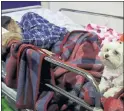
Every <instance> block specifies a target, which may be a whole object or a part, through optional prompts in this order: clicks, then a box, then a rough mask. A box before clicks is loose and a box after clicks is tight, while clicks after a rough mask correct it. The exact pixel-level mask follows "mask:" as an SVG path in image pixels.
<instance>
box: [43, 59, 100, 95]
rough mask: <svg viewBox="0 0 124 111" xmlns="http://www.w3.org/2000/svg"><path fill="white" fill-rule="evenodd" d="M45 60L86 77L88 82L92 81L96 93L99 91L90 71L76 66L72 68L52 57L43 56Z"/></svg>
mask: <svg viewBox="0 0 124 111" xmlns="http://www.w3.org/2000/svg"><path fill="white" fill-rule="evenodd" d="M45 60H46V61H49V62H51V63H53V64H56V65H58V66H60V67H62V68H65V69H67V70H69V71H71V72H74V73H77V74H78V75H81V76H84V77H86V78H87V79H88V80H89V81H90V82H92V83H93V85H94V86H95V88H96V91H97V92H98V93H100V91H99V87H98V83H97V82H96V80H95V79H94V77H93V76H92V75H91V74H90V73H88V72H87V71H85V70H83V69H81V68H78V67H77V68H74V67H72V66H71V65H68V64H66V63H64V62H62V61H58V60H55V59H53V58H52V57H45Z"/></svg>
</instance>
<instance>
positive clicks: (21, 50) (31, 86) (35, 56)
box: [5, 43, 54, 111]
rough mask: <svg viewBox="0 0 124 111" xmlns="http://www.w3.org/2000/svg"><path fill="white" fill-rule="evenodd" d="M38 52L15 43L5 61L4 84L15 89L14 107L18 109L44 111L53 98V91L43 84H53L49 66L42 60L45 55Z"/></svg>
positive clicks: (36, 49)
mask: <svg viewBox="0 0 124 111" xmlns="http://www.w3.org/2000/svg"><path fill="white" fill-rule="evenodd" d="M38 50H39V49H38V48H36V47H34V46H32V45H27V44H22V43H15V44H13V45H11V50H10V54H9V57H8V58H7V60H6V73H7V75H6V78H5V83H6V85H7V86H9V87H11V88H16V89H17V97H16V106H17V108H19V109H25V108H28V109H32V110H37V111H41V110H42V111H46V110H47V104H48V103H49V101H50V100H51V98H52V96H53V91H51V89H49V88H47V87H46V86H45V83H51V84H53V83H54V81H53V78H52V76H51V70H50V64H49V63H48V62H46V61H45V60H43V59H44V57H45V56H46V54H44V53H40V52H39V51H38ZM44 91H45V92H46V96H45V94H43V93H44ZM41 95H42V99H41Z"/></svg>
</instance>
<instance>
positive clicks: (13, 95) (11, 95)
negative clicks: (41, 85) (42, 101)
mask: <svg viewBox="0 0 124 111" xmlns="http://www.w3.org/2000/svg"><path fill="white" fill-rule="evenodd" d="M59 11H68V12H76V13H81V14H89V15H95V16H104V17H111V18H115V19H124V17H121V16H115V15H108V14H101V13H95V12H89V11H80V10H74V9H67V8H61V9H60V10H59ZM45 60H46V61H48V62H50V63H53V64H55V65H57V66H60V67H62V68H65V69H67V70H69V71H71V72H74V73H77V74H78V75H81V76H84V77H86V78H87V79H88V80H89V81H90V82H91V83H92V84H93V86H94V87H95V89H96V91H97V92H98V93H100V91H99V88H98V83H97V82H96V80H95V79H94V77H93V76H92V75H91V74H90V73H88V72H87V71H85V70H83V69H81V68H78V67H77V68H74V67H72V66H71V65H68V64H65V63H63V62H62V61H61V60H59V61H57V60H55V59H53V58H52V56H51V55H50V56H48V57H45ZM2 64H3V63H2ZM2 73H3V74H2V79H4V78H5V72H4V70H3V68H2ZM45 85H46V86H47V87H49V88H51V89H52V90H54V91H56V92H58V93H60V94H62V95H64V96H66V97H67V98H69V99H70V100H72V101H73V102H76V103H78V104H79V105H81V106H82V107H85V108H86V109H87V110H88V111H93V107H91V106H90V105H88V104H87V103H86V102H85V101H84V100H82V99H80V98H78V97H76V96H74V95H71V94H70V93H68V92H67V91H65V90H63V89H61V88H59V87H58V86H53V85H51V84H45ZM2 93H3V94H5V95H6V96H8V97H9V98H11V99H12V100H13V101H16V91H15V90H13V89H11V88H9V87H7V86H6V85H5V83H3V82H2ZM97 102H98V103H97V104H95V107H100V97H99V98H98V101H97ZM25 111H31V110H28V109H25Z"/></svg>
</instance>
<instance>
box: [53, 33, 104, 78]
mask: <svg viewBox="0 0 124 111" xmlns="http://www.w3.org/2000/svg"><path fill="white" fill-rule="evenodd" d="M99 50H100V44H99V39H98V36H97V35H96V34H95V33H90V32H87V31H72V32H70V33H69V34H68V35H66V36H65V38H64V40H63V41H58V42H57V43H56V44H55V45H54V47H53V49H52V51H53V52H54V53H56V54H57V55H58V56H60V57H61V60H62V61H63V62H65V63H67V64H70V65H72V66H74V67H80V68H82V69H85V70H87V71H88V72H90V73H91V74H92V75H93V76H94V77H96V78H101V74H102V70H103V65H102V63H101V61H100V58H99V57H98V52H99ZM65 72H67V70H65V69H63V68H60V67H58V68H56V70H55V72H54V73H55V75H56V76H60V75H61V74H63V73H65Z"/></svg>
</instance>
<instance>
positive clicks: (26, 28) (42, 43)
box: [18, 12, 68, 49]
mask: <svg viewBox="0 0 124 111" xmlns="http://www.w3.org/2000/svg"><path fill="white" fill-rule="evenodd" d="M18 24H19V26H20V27H21V29H22V36H23V42H24V43H28V44H33V45H36V46H39V47H40V48H46V49H48V48H50V47H51V45H52V44H54V43H56V42H57V41H58V40H62V39H63V38H64V36H65V34H66V33H67V32H68V31H67V29H66V28H60V27H58V26H56V25H54V24H52V23H50V22H49V21H47V20H46V19H44V18H43V17H41V16H39V15H38V14H36V13H33V12H28V13H26V14H24V15H23V17H22V19H21V21H20V23H18Z"/></svg>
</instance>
